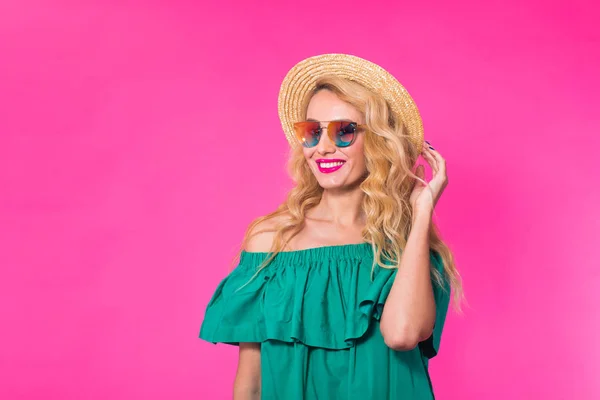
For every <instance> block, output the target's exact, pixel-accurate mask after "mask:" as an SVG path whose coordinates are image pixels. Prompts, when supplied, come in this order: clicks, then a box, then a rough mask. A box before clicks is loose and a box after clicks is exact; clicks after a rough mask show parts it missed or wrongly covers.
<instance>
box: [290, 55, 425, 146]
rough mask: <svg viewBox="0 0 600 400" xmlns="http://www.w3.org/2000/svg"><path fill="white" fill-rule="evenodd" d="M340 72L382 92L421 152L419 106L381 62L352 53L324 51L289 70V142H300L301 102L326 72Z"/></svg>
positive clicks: (293, 143) (291, 143)
mask: <svg viewBox="0 0 600 400" xmlns="http://www.w3.org/2000/svg"><path fill="white" fill-rule="evenodd" d="M331 74H332V75H337V76H339V77H342V78H346V79H349V80H352V81H355V82H358V83H360V84H362V85H363V86H365V87H366V88H368V89H370V90H371V91H373V92H375V93H378V94H380V95H381V96H383V98H384V99H385V100H387V102H388V103H389V105H390V107H391V109H392V111H393V112H394V113H395V114H396V115H397V116H398V117H399V119H400V120H401V121H402V122H403V123H404V125H405V127H406V129H407V130H408V134H409V135H410V137H411V140H412V142H413V143H414V145H415V146H416V148H417V151H418V153H417V154H419V153H420V152H421V148H422V146H423V122H422V121H421V116H420V114H419V110H418V109H417V105H416V104H415V102H414V100H413V99H412V97H411V96H410V95H409V94H408V92H407V91H406V89H405V88H404V86H402V85H401V84H400V82H398V81H397V80H396V78H394V77H393V76H392V75H391V74H390V73H389V72H387V71H386V70H385V69H383V68H381V67H380V66H379V65H377V64H374V63H372V62H370V61H367V60H365V59H362V58H360V57H356V56H352V55H349V54H323V55H319V56H314V57H309V58H307V59H305V60H302V61H300V62H299V63H298V64H296V65H295V66H294V67H292V69H290V70H289V72H288V73H287V75H286V76H285V78H284V79H283V82H282V84H281V88H280V90H279V101H278V109H279V119H280V120H281V125H282V127H283V131H284V132H285V136H286V137H287V140H288V142H289V143H290V145H291V146H292V147H295V146H297V145H299V143H298V140H297V139H296V136H295V135H294V122H298V121H299V120H300V111H301V107H302V101H303V100H304V98H305V96H306V95H307V94H308V92H310V91H311V90H312V89H314V87H315V82H316V81H317V79H319V78H320V77H322V76H324V75H331Z"/></svg>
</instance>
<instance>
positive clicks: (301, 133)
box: [294, 121, 366, 148]
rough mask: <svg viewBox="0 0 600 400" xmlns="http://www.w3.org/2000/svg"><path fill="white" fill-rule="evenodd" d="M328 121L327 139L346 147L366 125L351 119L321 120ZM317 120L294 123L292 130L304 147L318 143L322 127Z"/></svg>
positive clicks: (338, 145)
mask: <svg viewBox="0 0 600 400" xmlns="http://www.w3.org/2000/svg"><path fill="white" fill-rule="evenodd" d="M321 122H328V124H327V135H328V136H329V139H331V141H332V142H333V143H334V144H335V145H336V146H337V147H348V146H350V145H351V144H352V143H354V140H355V139H356V136H358V133H359V132H361V131H363V130H364V129H365V128H366V125H361V124H358V123H356V122H352V121H321ZM321 122H319V121H302V122H296V123H294V132H295V133H296V138H298V140H299V141H300V143H301V144H302V146H304V147H308V148H310V147H315V146H316V145H317V144H319V140H320V139H321V134H322V132H323V129H324V128H323V127H321Z"/></svg>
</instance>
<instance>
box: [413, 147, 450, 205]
mask: <svg viewBox="0 0 600 400" xmlns="http://www.w3.org/2000/svg"><path fill="white" fill-rule="evenodd" d="M421 154H422V155H423V158H424V159H425V160H426V161H427V163H428V164H429V166H430V167H431V170H432V171H433V177H432V178H431V181H429V183H428V184H427V185H424V184H423V183H421V182H419V181H415V186H414V188H413V191H412V193H411V195H410V204H411V205H412V208H413V214H414V215H416V214H417V213H421V212H429V213H431V212H433V208H434V207H435V205H436V204H437V202H438V200H439V199H440V196H441V195H442V192H443V191H444V189H445V188H446V186H448V175H447V174H446V160H444V158H443V157H442V156H441V155H440V153H438V152H437V151H435V149H434V148H433V147H431V146H430V145H429V142H425V144H424V145H423V151H422V152H421ZM415 175H417V176H418V177H419V178H421V179H423V180H425V167H424V166H423V165H422V164H421V165H419V166H418V167H417V170H416V171H415Z"/></svg>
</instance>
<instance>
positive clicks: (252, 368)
mask: <svg viewBox="0 0 600 400" xmlns="http://www.w3.org/2000/svg"><path fill="white" fill-rule="evenodd" d="M279 115H280V118H281V122H282V126H283V129H284V132H285V133H286V136H287V138H288V141H289V142H290V145H291V148H292V150H291V159H290V167H291V168H290V172H291V175H292V177H293V178H294V180H295V182H296V186H295V187H294V188H293V189H292V190H291V192H290V193H289V195H288V197H287V199H286V201H285V202H284V203H283V204H282V205H281V206H280V207H279V208H278V209H277V210H276V211H275V212H273V213H271V214H269V215H266V216H264V217H261V218H258V219H257V220H255V221H254V222H253V223H252V224H251V225H250V226H249V227H248V230H247V233H246V236H245V238H244V241H243V249H242V251H241V253H240V260H239V264H238V265H237V267H236V268H235V269H234V270H233V271H232V272H231V273H230V274H229V275H228V276H227V277H226V278H225V279H224V280H223V281H222V282H221V284H220V285H219V286H218V288H217V289H216V292H215V293H214V295H213V297H212V299H211V301H210V303H209V304H208V307H207V310H206V314H205V318H204V321H203V324H202V328H201V331H200V337H201V338H202V339H205V340H207V341H210V342H213V343H217V342H223V343H230V344H238V345H239V363H238V369H237V374H236V378H235V383H234V399H236V400H242V399H259V398H263V399H345V400H346V399H360V400H365V399H419V400H421V399H432V398H434V395H433V389H432V385H431V382H430V380H429V374H428V361H429V359H430V358H432V357H434V356H435V355H436V354H437V352H438V349H439V345H440V338H441V334H442V328H443V325H444V320H445V317H446V312H447V309H448V304H449V299H450V292H451V289H453V290H455V292H456V293H455V294H458V296H455V298H456V299H458V298H459V297H460V293H459V291H460V282H459V275H458V273H457V271H456V269H455V267H454V262H453V260H452V255H451V253H450V251H449V249H448V247H447V246H446V245H445V244H444V243H443V242H442V241H441V239H440V237H439V235H438V233H437V232H436V229H435V226H434V224H433V222H432V214H433V210H434V206H435V204H436V203H437V201H438V200H439V198H440V196H441V194H442V192H443V190H444V188H445V187H446V185H447V182H448V179H447V176H446V166H445V161H444V159H443V157H442V156H441V155H440V153H439V152H437V151H436V150H435V149H434V148H433V147H431V146H429V145H425V146H423V130H422V123H421V119H420V116H419V113H418V110H417V108H416V106H415V104H414V102H413V101H412V99H411V98H410V96H409V94H408V93H407V92H406V90H404V88H403V87H402V85H400V83H399V82H398V81H396V80H395V78H393V77H392V76H391V75H390V74H389V73H388V72H386V71H385V70H383V69H382V68H381V67H379V66H377V65H375V64H373V63H370V62H369V61H367V60H364V59H361V58H358V57H354V56H350V55H344V54H326V55H321V56H316V57H311V58H308V59H306V60H304V61H302V62H300V63H298V64H297V65H296V66H295V67H294V68H292V69H291V70H290V72H288V75H287V76H286V78H285V80H284V82H283V84H282V86H281V91H280V96H279ZM419 155H421V156H422V157H423V158H424V159H425V160H426V162H427V163H428V164H429V165H430V166H431V168H432V171H433V178H432V179H431V181H429V182H426V181H425V180H424V179H425V175H424V167H423V165H419V166H418V167H417V168H416V170H415V172H414V173H413V172H412V171H413V169H414V166H415V164H416V162H417V158H418V156H419Z"/></svg>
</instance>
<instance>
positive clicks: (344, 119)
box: [306, 118, 352, 122]
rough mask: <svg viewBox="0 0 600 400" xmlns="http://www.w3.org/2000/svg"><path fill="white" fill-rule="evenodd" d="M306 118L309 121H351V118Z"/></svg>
mask: <svg viewBox="0 0 600 400" xmlns="http://www.w3.org/2000/svg"><path fill="white" fill-rule="evenodd" d="M306 120H307V121H310V122H331V121H352V118H338V119H332V120H331V121H319V120H317V119H314V118H307V119H306Z"/></svg>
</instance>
